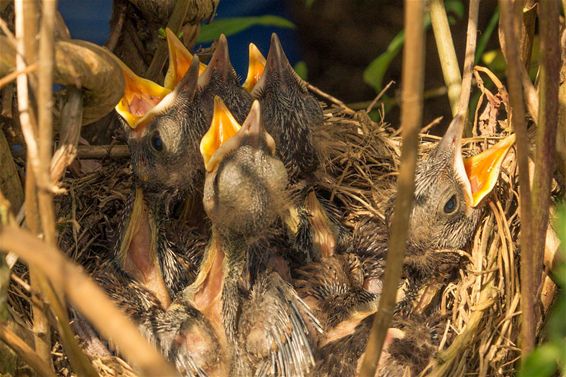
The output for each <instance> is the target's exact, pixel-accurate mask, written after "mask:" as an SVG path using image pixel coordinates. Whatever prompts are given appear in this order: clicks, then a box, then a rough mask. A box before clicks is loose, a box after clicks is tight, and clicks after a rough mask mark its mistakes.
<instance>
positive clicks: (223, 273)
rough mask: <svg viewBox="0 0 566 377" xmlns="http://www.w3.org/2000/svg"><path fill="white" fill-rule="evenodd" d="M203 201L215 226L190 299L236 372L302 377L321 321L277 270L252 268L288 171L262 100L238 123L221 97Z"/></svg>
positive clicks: (204, 149) (210, 135) (208, 138)
mask: <svg viewBox="0 0 566 377" xmlns="http://www.w3.org/2000/svg"><path fill="white" fill-rule="evenodd" d="M201 153H202V155H203V159H204V164H205V167H206V170H207V176H206V180H205V189H204V197H203V203H204V208H205V210H206V213H207V214H208V216H209V218H210V220H211V222H212V228H213V231H212V232H213V236H212V240H211V243H210V245H209V247H208V249H207V251H206V255H205V257H204V260H203V263H202V265H201V270H200V272H199V276H198V277H197V279H196V281H195V283H194V284H193V285H191V286H190V287H188V288H187V290H186V291H185V297H186V298H187V299H188V300H190V301H191V302H193V303H194V305H195V307H196V308H197V309H199V310H200V311H201V312H202V313H204V314H205V316H206V318H208V319H209V321H210V322H211V323H212V325H213V327H214V328H215V330H216V332H217V333H218V334H219V338H220V339H222V344H224V346H225V347H227V348H228V349H230V350H231V355H232V357H231V360H230V365H231V368H230V370H231V375H234V376H248V375H265V376H289V377H290V376H302V375H305V374H306V373H307V372H308V371H309V370H310V368H311V367H312V366H313V365H314V359H313V356H312V351H311V349H310V343H309V338H308V334H309V327H308V325H307V323H308V324H310V325H311V326H314V327H317V326H318V322H317V321H316V319H315V318H314V316H313V315H312V313H310V310H309V308H308V307H307V306H306V305H305V304H304V302H302V300H301V299H300V298H299V297H298V295H297V294H296V292H295V291H294V290H293V288H292V287H291V286H290V285H289V284H288V283H286V282H285V281H284V280H283V279H282V278H281V277H280V275H279V274H278V273H277V272H275V271H269V270H267V271H260V272H259V273H258V274H257V276H255V277H254V278H253V279H252V277H251V276H250V274H249V269H248V263H249V255H250V250H252V248H253V247H255V246H256V245H257V244H258V242H261V241H262V239H263V238H264V234H269V232H270V227H271V226H273V224H274V223H275V222H276V220H277V218H278V217H279V216H281V213H282V212H283V211H284V208H285V205H286V203H287V200H285V189H286V187H287V172H286V170H285V167H284V165H283V163H282V162H281V161H280V160H279V159H277V157H276V156H275V143H274V141H273V138H272V137H271V136H270V135H269V134H268V133H267V132H266V131H265V129H264V127H263V122H262V119H261V113H260V106H259V102H257V101H255V102H254V104H253V106H252V109H251V111H250V114H249V115H248V117H247V118H246V120H245V122H244V124H243V125H242V126H241V127H240V126H239V124H238V123H237V121H236V120H235V119H234V117H233V116H232V115H230V114H229V112H228V111H227V108H226V106H224V104H223V103H222V101H221V100H220V99H219V98H217V99H215V112H214V118H213V122H212V124H211V127H210V130H209V131H208V132H207V134H206V135H205V136H204V137H203V139H202V141H201Z"/></svg>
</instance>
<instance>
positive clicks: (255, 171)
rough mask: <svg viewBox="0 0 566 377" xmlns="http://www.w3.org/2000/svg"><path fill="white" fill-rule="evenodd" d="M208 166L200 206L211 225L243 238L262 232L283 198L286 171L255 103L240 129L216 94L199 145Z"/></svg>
mask: <svg viewBox="0 0 566 377" xmlns="http://www.w3.org/2000/svg"><path fill="white" fill-rule="evenodd" d="M200 149H201V154H202V156H203V159H204V164H205V167H206V171H207V172H206V179H205V186H204V198H203V203H204V208H205V211H206V213H207V214H208V216H209V218H210V219H211V221H212V223H213V224H214V226H215V228H216V229H217V230H218V231H220V232H229V233H230V234H236V235H239V236H243V237H249V236H252V235H253V234H255V233H257V234H260V233H262V229H265V227H266V226H269V225H271V224H272V223H273V221H274V220H275V219H276V217H277V216H278V215H280V214H281V211H280V209H281V208H282V207H283V206H284V203H285V202H286V201H285V200H284V197H285V188H286V186H287V172H286V170H285V167H284V165H283V163H282V162H281V161H280V160H279V159H277V158H276V157H275V143H274V141H273V138H272V137H271V136H270V135H269V134H268V133H267V132H266V131H265V129H264V127H263V122H262V119H261V111H260V107H259V102H258V101H255V102H254V103H253V105H252V108H251V110H250V112H249V114H248V116H247V118H246V120H245V121H244V123H243V125H242V126H241V127H240V125H239V124H238V122H237V121H236V120H235V118H234V117H233V116H232V115H231V114H230V112H229V110H228V109H227V108H226V106H225V105H224V103H223V101H222V100H221V99H220V98H219V97H215V100H214V116H213V119H212V122H211V125H210V129H209V130H208V132H207V133H206V134H205V135H204V137H203V138H202V141H201V145H200Z"/></svg>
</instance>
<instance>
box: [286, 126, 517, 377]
mask: <svg viewBox="0 0 566 377" xmlns="http://www.w3.org/2000/svg"><path fill="white" fill-rule="evenodd" d="M462 126H463V121H462V118H460V117H456V118H455V119H454V121H453V122H452V123H451V125H450V127H449V128H448V130H447V132H446V133H445V135H444V137H443V138H442V140H441V141H440V142H439V143H438V145H437V146H436V147H435V148H434V149H433V150H432V151H431V152H430V153H429V154H428V155H427V156H425V157H424V158H423V159H421V160H420V161H419V163H418V168H417V175H416V190H415V199H414V200H415V201H414V208H413V211H412V213H411V217H410V222H409V237H408V241H407V242H408V244H407V256H406V259H405V263H404V270H405V275H406V277H407V278H408V280H409V287H408V288H407V297H406V299H405V300H406V301H410V300H411V298H412V292H413V291H415V290H418V287H419V286H420V284H421V283H422V282H423V281H426V280H427V279H431V278H433V279H438V276H437V275H438V274H444V276H446V275H447V274H449V273H451V272H452V271H453V270H454V269H455V268H457V267H458V261H455V260H454V259H449V258H447V257H446V256H445V255H446V254H447V253H439V252H438V250H443V249H444V250H445V249H452V250H454V249H460V248H462V247H464V246H465V245H466V244H467V243H468V242H469V240H470V238H471V237H472V235H473V232H474V231H475V228H476V227H477V224H478V222H479V220H480V218H481V203H482V200H483V199H484V198H485V196H486V195H488V194H489V193H490V192H491V190H492V189H493V187H494V186H495V183H496V181H497V178H498V176H499V171H500V167H501V164H502V162H503V159H504V158H505V155H506V153H507V152H508V150H509V149H510V147H511V146H512V144H513V141H514V137H513V136H510V137H508V138H506V139H504V140H502V141H501V142H499V143H498V144H496V145H494V146H493V147H491V148H490V149H488V150H486V151H484V152H483V153H480V154H479V155H476V156H474V157H471V158H468V159H463V157H462V152H461V133H462ZM390 203H393V201H392V200H391V201H390ZM389 213H390V211H389ZM387 224H388V222H378V221H373V220H372V221H364V222H363V223H362V224H361V225H360V226H359V227H358V228H357V229H355V231H354V238H353V241H352V245H351V249H350V250H349V253H351V254H354V255H356V256H357V258H359V260H360V263H361V265H362V267H361V270H362V273H361V275H363V276H362V277H361V278H360V277H359V273H358V272H357V271H358V269H356V270H355V271H356V274H354V273H353V272H352V269H351V267H350V268H344V267H342V269H338V272H334V273H331V274H330V273H326V276H327V278H326V279H323V278H320V275H321V274H323V273H324V272H325V271H329V270H332V269H330V268H329V266H330V265H332V264H331V263H330V262H329V261H327V260H324V259H323V260H322V261H321V263H318V264H313V265H311V266H308V267H307V268H305V269H304V270H305V271H306V273H303V274H302V275H301V278H302V279H301V280H300V281H298V282H297V283H296V284H298V285H299V288H300V289H299V292H300V293H302V294H304V293H306V294H307V296H304V295H302V297H303V298H304V299H305V301H306V302H308V303H309V304H311V303H312V305H313V306H314V307H325V308H326V311H327V312H328V313H330V314H328V316H329V317H330V318H332V317H333V316H334V317H336V316H337V315H340V318H342V319H343V321H342V322H341V323H339V324H336V323H335V322H327V324H328V325H329V327H330V328H327V333H326V338H325V339H323V340H322V341H321V342H320V343H319V344H320V345H321V346H322V348H321V349H320V350H319V352H318V353H317V367H316V369H315V372H314V374H313V376H354V375H356V366H357V362H358V361H359V360H360V359H361V357H362V356H363V351H364V350H365V343H366V341H367V336H368V333H369V329H370V327H371V317H368V318H366V319H363V318H364V316H367V315H369V314H371V313H372V312H371V311H369V312H368V311H366V312H361V311H360V310H358V309H357V306H352V307H351V309H352V310H350V312H349V313H344V312H343V311H340V310H341V309H343V308H344V306H342V307H336V308H333V303H334V301H335V299H334V296H336V295H338V294H342V295H346V296H347V297H349V298H350V300H351V301H354V302H363V298H364V296H365V295H367V294H370V293H371V294H373V295H374V296H373V297H374V298H375V299H377V297H378V296H379V294H380V292H381V283H380V281H381V279H382V277H383V276H382V273H383V271H384V267H385V266H384V263H385V256H386V254H387V239H388V236H387ZM349 253H346V254H345V255H339V256H338V255H337V256H335V257H334V258H335V259H333V260H332V263H333V264H334V265H335V264H336V262H335V261H334V260H336V257H340V258H341V259H345V258H350V259H351V258H352V256H351V255H349ZM344 276H345V277H344ZM356 276H357V277H356ZM337 287H339V289H338V288H337ZM361 289H363V290H361ZM356 295H357V296H358V297H359V299H356ZM373 302H374V303H375V301H373ZM373 308H374V309H375V308H376V306H374V307H373ZM354 309H355V310H354ZM334 313H335V314H334ZM360 314H363V315H360ZM398 315H399V316H400V317H397V321H398V322H399V323H398V324H397V325H398V326H403V331H404V332H405V333H404V334H403V335H399V333H398V331H397V332H395V331H393V335H395V334H397V335H398V336H393V337H392V341H391V348H390V350H389V351H388V353H387V356H385V359H387V360H388V362H387V363H384V364H383V367H380V372H379V373H378V376H397V375H403V373H404V372H403V371H405V370H406V369H407V368H408V370H411V371H412V372H413V373H414V372H415V371H417V370H418V368H419V367H420V366H422V363H423V357H424V356H423V355H422V354H419V355H420V356H419V358H418V360H417V358H416V357H415V358H410V357H407V352H405V351H403V350H406V349H407V348H408V349H411V347H413V349H415V351H414V352H415V355H417V354H418V353H416V352H417V351H419V352H420V351H422V350H424V349H427V350H429V351H428V352H429V353H428V356H427V357H430V354H431V352H432V350H433V349H434V347H433V346H432V345H434V344H435V342H436V341H437V339H436V334H435V333H434V332H429V331H424V332H422V330H424V329H423V328H422V326H420V324H419V322H425V323H426V321H428V320H430V319H431V318H433V317H434V315H432V316H431V317H425V318H421V319H418V320H417V319H416V318H415V317H414V315H410V313H406V312H404V311H400V312H399V313H398ZM360 321H361V322H360ZM332 325H333V326H334V328H332ZM394 325H395V324H394ZM418 329H420V330H418ZM397 330H399V329H397ZM419 331H421V332H422V334H423V335H422V337H420V338H419V339H416V338H413V337H412V336H411V334H413V333H417V332H419ZM411 339H413V341H411ZM398 342H403V344H404V346H403V347H400V346H399V343H398ZM419 342H422V344H421V345H418V344H420V343H419ZM423 344H427V346H426V347H425V346H424V345H423ZM423 347H424V348H423ZM409 354H410V353H409ZM425 359H426V358H425ZM417 361H418V362H417ZM393 365H395V367H394V366H393ZM394 370H398V371H399V373H398V374H396V373H394V372H393V371H394Z"/></svg>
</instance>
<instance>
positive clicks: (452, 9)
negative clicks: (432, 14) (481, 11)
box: [444, 0, 464, 19]
mask: <svg viewBox="0 0 566 377" xmlns="http://www.w3.org/2000/svg"><path fill="white" fill-rule="evenodd" d="M444 7H445V8H446V13H454V14H455V15H456V18H458V19H461V18H462V17H464V3H463V2H462V1H461V0H446V2H445V3H444Z"/></svg>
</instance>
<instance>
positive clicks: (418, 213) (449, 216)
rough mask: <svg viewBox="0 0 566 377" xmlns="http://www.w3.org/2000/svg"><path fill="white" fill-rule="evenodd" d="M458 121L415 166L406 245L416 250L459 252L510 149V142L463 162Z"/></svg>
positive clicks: (475, 224)
mask: <svg viewBox="0 0 566 377" xmlns="http://www.w3.org/2000/svg"><path fill="white" fill-rule="evenodd" d="M463 125H464V120H463V118H462V117H461V116H457V117H456V118H454V120H453V121H452V123H451V124H450V126H449V127H448V129H447V131H446V133H445V135H444V136H443V138H442V139H441V140H440V142H439V143H438V145H437V146H436V147H435V148H434V149H433V150H432V152H431V153H429V154H428V156H427V157H425V158H424V159H423V160H421V161H420V162H419V164H418V165H417V173H416V177H415V186H416V187H415V197H414V205H413V210H412V213H411V217H410V226H409V245H411V246H413V247H415V248H417V249H420V250H422V249H442V248H461V247H464V246H465V244H466V243H467V242H468V241H469V240H470V237H471V236H472V233H473V231H474V230H475V228H476V226H477V224H478V221H479V219H480V214H481V203H482V201H483V199H484V198H485V197H486V196H487V195H488V194H489V193H490V192H491V191H492V189H493V188H494V187H495V184H496V182H497V179H498V177H499V172H500V168H501V164H502V162H503V160H504V158H505V156H506V154H507V152H508V151H509V149H510V148H511V146H512V145H513V142H514V136H510V137H508V138H506V139H504V140H502V141H501V142H499V143H498V144H496V145H494V146H492V147H491V148H489V149H488V150H486V151H484V152H482V153H480V154H479V155H476V156H473V157H470V158H467V159H464V158H463V156H462V143H461V141H462V131H463Z"/></svg>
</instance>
